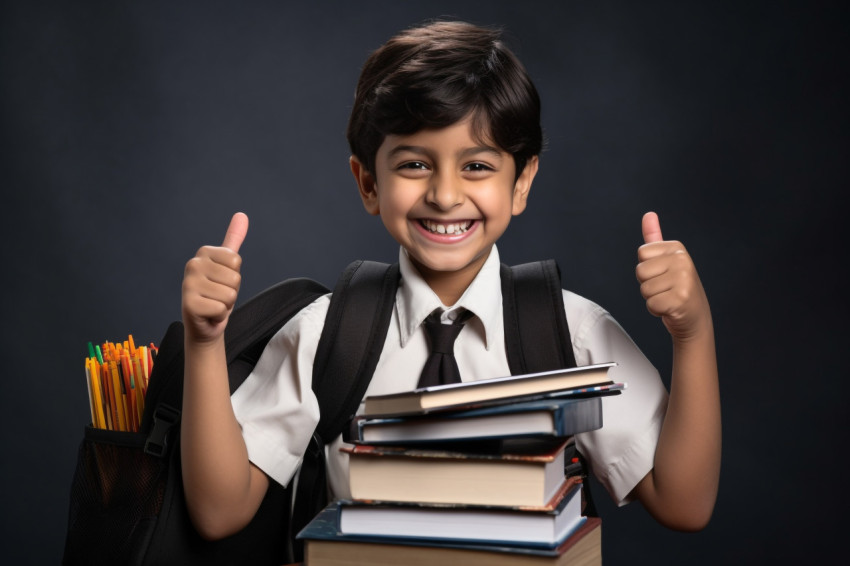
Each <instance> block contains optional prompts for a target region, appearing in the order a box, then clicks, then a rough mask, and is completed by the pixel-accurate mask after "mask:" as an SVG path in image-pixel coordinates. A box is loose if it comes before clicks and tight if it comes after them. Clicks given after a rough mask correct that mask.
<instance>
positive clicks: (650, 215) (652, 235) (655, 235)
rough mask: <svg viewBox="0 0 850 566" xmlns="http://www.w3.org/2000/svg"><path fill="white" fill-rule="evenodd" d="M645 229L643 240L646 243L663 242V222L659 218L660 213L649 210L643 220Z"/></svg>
mask: <svg viewBox="0 0 850 566" xmlns="http://www.w3.org/2000/svg"><path fill="white" fill-rule="evenodd" d="M641 228H642V229H643V241H644V243H646V244H651V243H652V242H661V241H662V240H664V238H662V237H661V222H660V221H659V220H658V215H657V214H656V213H654V212H647V213H646V214H644V215H643V220H642V221H641Z"/></svg>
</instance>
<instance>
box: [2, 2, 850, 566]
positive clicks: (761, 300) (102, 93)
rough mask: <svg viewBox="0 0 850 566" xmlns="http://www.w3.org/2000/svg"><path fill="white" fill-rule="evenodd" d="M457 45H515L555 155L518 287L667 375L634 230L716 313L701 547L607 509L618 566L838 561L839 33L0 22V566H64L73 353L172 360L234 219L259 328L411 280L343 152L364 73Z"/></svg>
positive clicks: (413, 11)
mask: <svg viewBox="0 0 850 566" xmlns="http://www.w3.org/2000/svg"><path fill="white" fill-rule="evenodd" d="M441 15H451V16H456V17H458V18H461V19H467V20H470V21H473V22H476V23H481V24H498V25H503V26H505V27H506V29H507V32H508V36H509V38H510V40H511V43H512V44H513V45H514V47H515V49H516V51H517V53H518V54H519V56H520V57H521V59H522V60H523V61H524V62H525V63H526V66H527V67H528V69H529V72H530V74H531V75H532V77H533V78H534V80H535V82H536V84H537V86H538V88H539V90H540V93H541V96H542V98H543V104H544V113H543V120H544V127H545V130H546V133H547V137H548V149H547V151H546V152H545V153H544V154H543V156H542V159H541V171H540V174H539V176H538V178H537V181H536V182H535V184H534V189H533V191H532V194H531V198H530V206H529V208H528V210H527V211H526V213H525V214H524V215H522V216H521V217H519V218H517V219H516V221H515V222H514V223H513V224H512V226H511V227H510V229H509V230H508V232H507V234H506V235H505V237H504V238H503V240H502V241H501V242H500V249H501V251H502V255H503V258H504V259H505V260H506V261H507V262H509V263H519V262H523V261H529V260H533V259H541V258H546V257H554V258H556V259H557V260H558V262H559V263H560V265H561V267H562V271H563V273H564V281H565V285H566V286H567V287H568V288H570V289H572V290H575V291H577V292H579V293H581V294H583V295H585V296H588V297H589V298H591V299H593V300H595V301H597V302H599V303H600V304H602V305H603V306H605V307H606V308H607V309H608V310H610V311H611V312H612V314H613V315H614V316H615V317H616V318H617V319H618V320H619V321H620V322H621V324H622V325H623V326H624V327H625V328H626V330H627V331H628V332H629V333H630V334H631V335H632V337H633V338H634V340H635V341H636V342H637V343H638V345H639V346H640V347H641V348H642V349H643V350H644V351H645V352H646V354H647V355H648V356H649V357H650V358H651V359H652V360H653V361H654V362H655V363H656V365H657V366H658V368H659V369H660V370H661V371H662V374H664V375H666V374H667V373H668V372H669V369H670V359H669V354H670V346H669V339H668V337H667V336H666V334H665V332H664V329H663V327H662V325H661V324H660V322H659V321H658V320H656V319H654V318H653V317H651V316H650V315H648V314H647V313H646V310H645V307H644V304H643V301H642V300H641V297H640V295H639V293H638V288H637V284H636V282H635V279H634V273H633V269H634V264H635V255H636V248H637V246H638V245H639V244H640V243H641V238H640V217H641V214H642V213H643V212H644V211H645V210H649V209H654V210H657V211H658V212H659V213H660V215H661V220H662V228H663V230H664V234H665V236H666V237H667V238H669V239H680V240H683V241H684V242H685V243H686V245H687V246H688V249H689V250H690V252H691V253H692V255H693V257H694V258H695V261H696V263H697V267H698V269H699V271H700V273H701V275H702V278H703V281H704V284H705V287H706V289H707V292H708V295H709V299H710V300H711V304H712V310H713V314H714V320H715V325H716V332H717V342H718V357H719V362H720V369H721V387H722V397H723V429H724V447H723V468H722V469H723V471H722V479H721V486H720V495H719V499H718V501H717V507H716V510H715V515H714V518H713V520H712V522H711V524H710V525H709V526H708V528H706V529H705V530H704V531H703V532H701V533H699V534H681V533H674V532H670V531H667V530H665V529H664V528H662V527H660V526H658V525H657V524H655V523H654V522H653V521H652V519H651V518H650V517H649V516H648V514H647V513H646V512H645V511H644V510H643V509H642V508H641V507H640V506H639V504H633V505H629V506H627V507H625V508H622V509H616V508H614V507H613V505H611V504H610V500H609V498H608V497H607V495H606V494H604V493H603V492H602V491H601V490H600V489H598V486H597V494H598V496H597V499H599V500H601V503H602V505H601V511H602V514H603V518H604V526H605V531H604V532H605V534H604V555H605V561H606V564H631V563H634V562H637V563H646V564H655V563H661V564H672V563H689V564H753V563H767V562H770V563H774V564H778V563H791V562H794V561H795V560H797V559H801V560H802V559H805V560H806V561H807V562H808V561H812V560H813V558H814V557H817V556H820V557H825V556H827V555H829V553H832V552H835V553H839V555H841V554H843V550H844V549H843V546H844V545H843V544H842V543H843V541H842V540H841V534H842V532H841V530H840V529H839V523H840V522H841V517H842V516H843V514H844V508H845V505H846V504H847V502H848V497H847V495H846V486H845V483H846V482H845V481H843V480H845V477H844V476H845V473H844V470H845V468H842V467H839V463H840V462H842V461H843V456H844V455H843V454H842V452H843V449H844V447H845V446H846V440H845V437H846V433H847V431H848V426H847V425H848V418H847V413H846V410H845V408H844V407H845V405H846V396H847V392H848V387H847V377H848V372H847V370H846V365H845V364H844V363H842V362H843V360H842V358H843V357H844V355H845V353H846V351H847V343H848V338H850V336H848V331H847V326H846V317H847V303H846V300H845V298H844V293H845V288H846V283H847V281H846V278H845V273H846V269H845V267H844V262H845V260H846V256H847V253H846V250H845V249H844V247H843V245H840V244H843V243H844V238H845V236H846V233H845V230H844V229H843V227H840V226H839V223H842V222H843V218H842V217H843V216H844V210H843V209H842V207H840V206H839V200H838V199H839V193H840V191H839V189H846V188H847V169H848V167H847V149H848V137H847V127H848V120H847V118H848V115H847V114H848V112H847V89H846V83H847V73H848V65H847V62H848V61H847V59H848V57H847V40H846V36H847V24H848V17H847V16H848V13H847V9H846V8H844V7H843V5H841V4H839V3H836V4H835V5H832V4H828V3H823V2H810V3H802V2H800V3H796V2H740V3H739V2H719V3H716V2H705V3H702V2H673V1H671V2H628V1H611V2H530V1H526V2H516V1H496V2H472V1H455V2H430V3H429V2H416V3H413V2H399V1H395V2H334V3H329V2H314V3H312V4H310V5H309V6H308V5H307V3H306V2H301V3H298V4H297V6H295V5H291V4H290V3H285V2H238V3H237V2H229V3H228V2H221V1H214V2H23V1H20V2H3V3H2V9H0V104H2V114H0V116H2V118H1V119H2V131H0V140H2V145H0V149H2V153H0V171H2V177H0V183H2V186H3V190H2V194H3V203H4V206H3V210H4V212H5V214H4V218H3V221H2V229H3V232H2V240H3V246H2V252H0V253H2V284H3V293H2V300H3V311H2V320H3V323H2V332H3V334H2V341H0V344H2V348H3V352H2V360H3V364H4V371H3V375H2V381H0V383H2V394H0V414H2V416H3V422H2V427H0V434H2V437H0V438H2V442H0V446H2V448H3V455H2V476H0V480H1V481H0V485H1V486H2V489H3V492H4V494H3V498H2V505H0V508H2V517H3V523H2V528H0V541H2V542H0V556H2V561H3V562H4V563H9V564H49V563H54V564H55V563H58V562H59V560H60V556H61V552H62V545H63V540H64V529H65V526H66V519H67V507H68V489H69V485H70V481H71V476H72V473H73V469H74V463H75V458H76V449H77V446H78V443H79V441H80V439H81V437H82V432H83V426H84V424H85V423H86V422H87V421H88V420H89V414H88V404H87V397H86V393H85V386H84V383H85V381H84V372H83V357H84V355H85V353H86V343H87V342H88V341H94V342H102V341H104V340H121V339H124V338H125V337H126V336H127V334H128V333H133V334H134V336H135V337H136V340H137V342H149V341H158V340H159V339H160V337H161V336H162V333H163V332H164V330H165V327H166V325H167V324H168V322H170V321H171V320H174V319H176V318H178V317H179V314H180V311H179V308H180V281H181V278H182V270H183V265H184V263H185V261H186V260H187V259H188V258H189V257H190V256H191V255H192V254H193V253H194V252H195V250H196V249H197V248H198V247H199V246H200V245H202V244H206V243H212V244H218V243H219V242H220V240H221V237H222V235H223V233H224V230H225V228H226V226H227V222H228V219H229V218H230V215H231V214H232V213H233V212H234V211H235V210H244V211H245V212H247V213H248V214H249V216H250V217H251V222H252V224H251V230H250V232H249V234H248V239H247V240H246V242H245V245H244V246H243V248H242V249H243V255H244V286H243V292H242V297H243V299H244V298H245V297H247V296H250V295H252V294H254V293H255V292H257V291H259V290H261V289H262V288H264V287H266V286H268V285H270V284H272V283H274V282H276V281H278V280H280V279H282V278H286V277H290V276H308V277H313V278H317V279H319V280H320V281H322V282H324V283H325V284H328V285H331V284H333V282H334V281H335V279H336V276H337V274H338V272H339V271H340V270H341V269H342V268H343V267H344V266H345V265H346V264H347V263H348V262H349V261H350V260H353V259H357V258H371V259H379V260H393V259H394V258H395V255H396V245H395V244H394V242H392V241H391V240H390V238H389V237H388V236H387V235H386V234H385V233H384V230H383V228H382V226H381V225H380V222H379V221H378V220H376V219H374V218H372V217H370V216H368V215H366V214H365V213H364V212H363V210H362V207H361V205H360V202H359V199H358V197H357V193H356V191H355V185H354V183H353V181H352V179H351V178H350V174H349V172H348V168H347V158H348V151H347V146H346V143H345V139H344V129H345V124H346V119H347V116H348V112H349V109H350V106H351V100H352V93H353V90H354V85H355V82H356V79H357V75H358V71H359V68H360V65H361V64H362V62H363V60H364V59H365V57H366V56H367V54H368V53H369V52H370V51H371V50H372V49H374V48H376V47H377V46H378V45H380V44H381V43H382V42H383V41H384V40H385V39H387V38H388V37H389V36H390V35H392V34H393V33H394V32H396V31H397V30H399V29H400V28H403V27H406V26H408V25H411V24H414V23H417V22H419V21H421V20H423V19H426V18H430V17H435V16H441Z"/></svg>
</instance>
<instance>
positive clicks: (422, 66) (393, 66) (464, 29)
mask: <svg viewBox="0 0 850 566" xmlns="http://www.w3.org/2000/svg"><path fill="white" fill-rule="evenodd" d="M467 116H472V127H473V135H474V136H475V137H476V138H478V139H480V140H481V141H488V140H490V141H491V143H495V144H496V145H497V146H498V147H499V148H501V149H503V150H505V151H506V152H508V153H510V154H512V155H513V157H514V162H515V164H516V175H517V177H518V176H519V174H520V173H521V172H522V170H523V169H524V168H525V164H526V162H527V160H528V159H529V158H531V157H533V156H535V155H538V154H539V153H540V151H541V150H542V147H543V132H542V129H541V126H540V97H539V96H538V94H537V89H535V88H534V84H533V83H532V82H531V79H530V78H529V76H528V73H527V72H526V70H525V68H524V67H523V65H522V63H520V61H519V59H517V58H516V56H515V55H514V54H513V53H512V52H511V51H510V49H508V47H507V46H506V45H505V44H504V43H503V42H502V40H501V33H500V31H499V30H495V29H489V28H484V27H480V26H476V25H473V24H469V23H465V22H448V21H437V22H432V23H428V24H425V25H422V26H419V27H414V28H411V29H408V30H405V31H403V32H401V33H399V34H398V35H396V36H395V37H393V38H391V39H390V40H389V41H387V42H386V43H385V44H384V45H382V46H381V47H380V48H378V49H377V50H376V51H375V52H373V53H372V54H371V55H370V56H369V58H368V59H367V60H366V63H365V64H364V66H363V69H362V71H361V73H360V80H359V81H358V84H357V91H356V93H355V98H354V107H353V109H352V111H351V116H350V118H349V121H348V131H347V137H348V143H349V146H350V147H351V152H352V153H353V154H354V155H355V156H356V157H357V158H358V159H359V160H360V162H361V163H362V164H363V165H364V166H365V168H366V169H367V170H368V171H370V172H372V173H374V172H375V156H376V154H377V152H378V148H379V147H380V145H381V144H382V143H383V141H384V138H385V137H386V136H387V135H389V134H396V135H406V134H412V133H415V132H418V131H420V130H423V129H432V128H433V129H438V128H444V127H447V126H450V125H452V124H455V123H457V122H459V121H460V120H462V119H464V118H466V117H467Z"/></svg>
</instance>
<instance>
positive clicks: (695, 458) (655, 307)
mask: <svg viewBox="0 0 850 566" xmlns="http://www.w3.org/2000/svg"><path fill="white" fill-rule="evenodd" d="M643 235H644V241H645V242H646V243H645V244H644V245H643V246H641V247H640V248H639V250H638V259H639V263H638V266H637V269H636V274H637V278H638V281H640V284H641V285H640V289H641V294H642V295H643V296H644V298H645V299H646V305H647V308H648V309H649V311H650V312H651V313H652V314H653V315H655V316H658V317H661V319H662V321H663V322H664V325H665V326H666V327H667V330H668V332H669V333H670V336H671V337H672V340H673V375H672V379H671V384H670V398H669V402H668V405H667V413H666V416H665V418H664V424H663V425H662V428H661V436H660V438H659V439H658V446H657V448H656V451H655V462H654V467H653V469H652V470H651V471H650V472H649V473H648V474H647V475H646V477H644V478H643V479H642V480H641V481H640V482H639V483H638V485H637V486H636V487H635V489H634V492H633V494H634V495H635V496H637V498H638V499H639V500H640V501H641V503H642V504H643V505H644V506H645V507H646V508H647V510H648V511H649V512H650V513H651V514H652V515H653V517H655V518H656V520H658V521H659V522H660V523H662V524H664V525H666V526H668V527H670V528H674V529H680V530H699V529H702V528H703V527H705V526H706V524H708V521H709V519H710V518H711V514H712V512H713V510H714V502H715V500H716V498H717V488H718V483H719V479H720V443H721V440H720V437H721V426H720V392H719V385H718V379H717V359H716V355H715V349H714V329H713V325H712V321H711V311H710V309H709V305H708V299H707V298H706V295H705V291H704V290H703V287H702V283H701V282H700V279H699V276H698V275H697V272H696V268H695V267H694V263H693V261H692V260H691V257H690V256H689V255H688V253H687V251H686V250H685V247H684V246H683V245H682V244H681V243H679V242H675V241H664V240H663V239H662V237H661V226H660V224H659V221H658V216H657V215H656V214H655V213H653V212H650V213H647V214H646V215H645V216H644V218H643Z"/></svg>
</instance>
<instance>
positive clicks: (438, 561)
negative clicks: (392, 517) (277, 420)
mask: <svg viewBox="0 0 850 566" xmlns="http://www.w3.org/2000/svg"><path fill="white" fill-rule="evenodd" d="M326 511H328V510H326ZM324 513H325V512H323V514H324ZM325 517H328V515H325ZM333 520H334V519H333V518H330V519H328V521H333ZM322 521H323V516H322V514H320V515H319V517H317V519H316V520H314V522H312V523H311V524H310V525H308V526H307V528H305V529H304V531H302V532H301V534H299V538H301V539H303V540H304V541H305V551H304V555H305V564H306V566H397V565H399V564H405V565H406V566H426V565H438V566H445V565H447V564H463V565H464V566H534V565H539V566H600V565H601V564H602V522H601V520H600V519H599V518H598V517H588V518H587V519H586V520H585V521H584V523H583V524H582V526H581V527H579V528H578V529H577V530H576V531H575V532H573V533H572V534H571V535H570V536H569V537H568V538H567V539H566V540H565V541H564V542H562V543H561V544H560V545H558V546H557V547H556V548H552V549H540V548H533V547H523V546H506V545H498V544H476V543H473V542H470V543H468V544H456V543H448V544H423V543H421V542H416V541H415V540H414V539H395V540H394V539H391V538H384V539H379V538H375V539H372V540H363V539H361V540H357V539H356V538H354V537H346V536H345V535H342V534H341V533H339V531H338V530H336V529H335V528H333V527H332V525H330V523H329V524H328V525H324V524H323V522H322ZM323 526H326V527H330V528H328V529H325V531H326V532H325V533H321V532H319V531H320V530H321V527H323Z"/></svg>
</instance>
